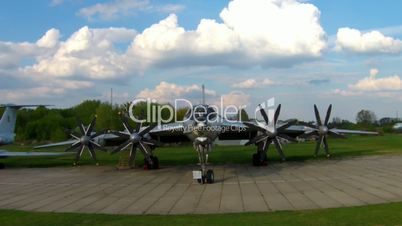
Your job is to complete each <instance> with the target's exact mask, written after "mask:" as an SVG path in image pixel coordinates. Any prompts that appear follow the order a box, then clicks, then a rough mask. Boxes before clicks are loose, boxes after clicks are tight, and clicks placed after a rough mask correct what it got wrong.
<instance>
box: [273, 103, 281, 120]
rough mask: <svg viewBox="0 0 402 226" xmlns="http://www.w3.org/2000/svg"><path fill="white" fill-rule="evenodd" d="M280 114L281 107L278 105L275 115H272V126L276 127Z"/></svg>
mask: <svg viewBox="0 0 402 226" xmlns="http://www.w3.org/2000/svg"><path fill="white" fill-rule="evenodd" d="M280 113H281V105H280V104H279V105H278V107H277V108H276V111H275V115H274V125H276V122H277V121H278V118H279V114H280Z"/></svg>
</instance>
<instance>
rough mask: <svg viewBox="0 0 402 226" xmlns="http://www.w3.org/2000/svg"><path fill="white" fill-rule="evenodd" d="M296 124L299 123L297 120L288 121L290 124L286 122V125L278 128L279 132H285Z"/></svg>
mask: <svg viewBox="0 0 402 226" xmlns="http://www.w3.org/2000/svg"><path fill="white" fill-rule="evenodd" d="M296 122H297V120H291V121H288V122H286V123H285V124H283V125H281V126H279V127H278V128H277V130H282V131H283V130H286V129H287V128H289V127H291V126H293V125H294V124H295V123H296Z"/></svg>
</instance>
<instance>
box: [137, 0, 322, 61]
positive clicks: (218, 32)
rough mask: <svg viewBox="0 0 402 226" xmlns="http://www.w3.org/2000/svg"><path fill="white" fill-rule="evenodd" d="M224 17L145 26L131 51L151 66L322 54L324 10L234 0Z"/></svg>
mask: <svg viewBox="0 0 402 226" xmlns="http://www.w3.org/2000/svg"><path fill="white" fill-rule="evenodd" d="M220 17H221V19H222V21H223V23H219V22H217V21H215V20H211V19H202V20H201V21H200V23H199V25H198V27H197V29H196V30H185V29H184V28H183V27H181V26H180V25H179V24H178V18H177V16H176V15H174V14H171V15H170V16H168V17H167V18H166V19H164V20H162V21H160V22H159V23H158V24H154V25H152V26H151V27H149V28H147V29H145V30H144V31H143V33H142V34H140V35H138V36H137V37H136V38H135V39H134V41H133V43H132V46H131V53H132V54H133V55H136V56H139V57H141V58H143V59H144V61H145V65H146V66H149V65H151V64H162V65H175V64H192V65H231V66H237V67H239V66H250V65H263V66H277V67H280V66H284V65H292V64H294V63H297V62H302V61H306V60H310V59H313V58H316V57H319V56H321V54H322V52H323V51H324V49H325V48H326V39H325V32H324V30H323V28H322V27H321V25H320V21H319V18H320V11H319V10H318V9H317V8H316V7H315V6H314V5H312V4H309V3H301V2H298V1H295V0H283V1H278V0H233V1H231V2H230V3H229V5H228V6H227V7H226V8H224V9H223V10H222V11H221V13H220Z"/></svg>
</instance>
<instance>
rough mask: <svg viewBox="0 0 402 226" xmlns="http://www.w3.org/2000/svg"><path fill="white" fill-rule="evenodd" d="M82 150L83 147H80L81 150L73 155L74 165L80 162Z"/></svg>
mask: <svg viewBox="0 0 402 226" xmlns="http://www.w3.org/2000/svg"><path fill="white" fill-rule="evenodd" d="M84 148H85V146H84V145H82V146H81V149H80V150H79V151H77V153H76V154H75V164H77V163H78V161H80V158H81V155H82V152H83V151H84Z"/></svg>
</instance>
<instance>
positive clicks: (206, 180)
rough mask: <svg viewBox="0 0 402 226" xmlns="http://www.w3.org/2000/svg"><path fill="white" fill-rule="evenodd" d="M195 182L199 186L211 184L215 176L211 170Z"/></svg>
mask: <svg viewBox="0 0 402 226" xmlns="http://www.w3.org/2000/svg"><path fill="white" fill-rule="evenodd" d="M197 182H198V183H200V184H206V183H207V184H213V183H214V182H215V175H214V171H213V170H211V169H210V170H208V171H207V174H206V175H205V176H202V178H201V179H197Z"/></svg>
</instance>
